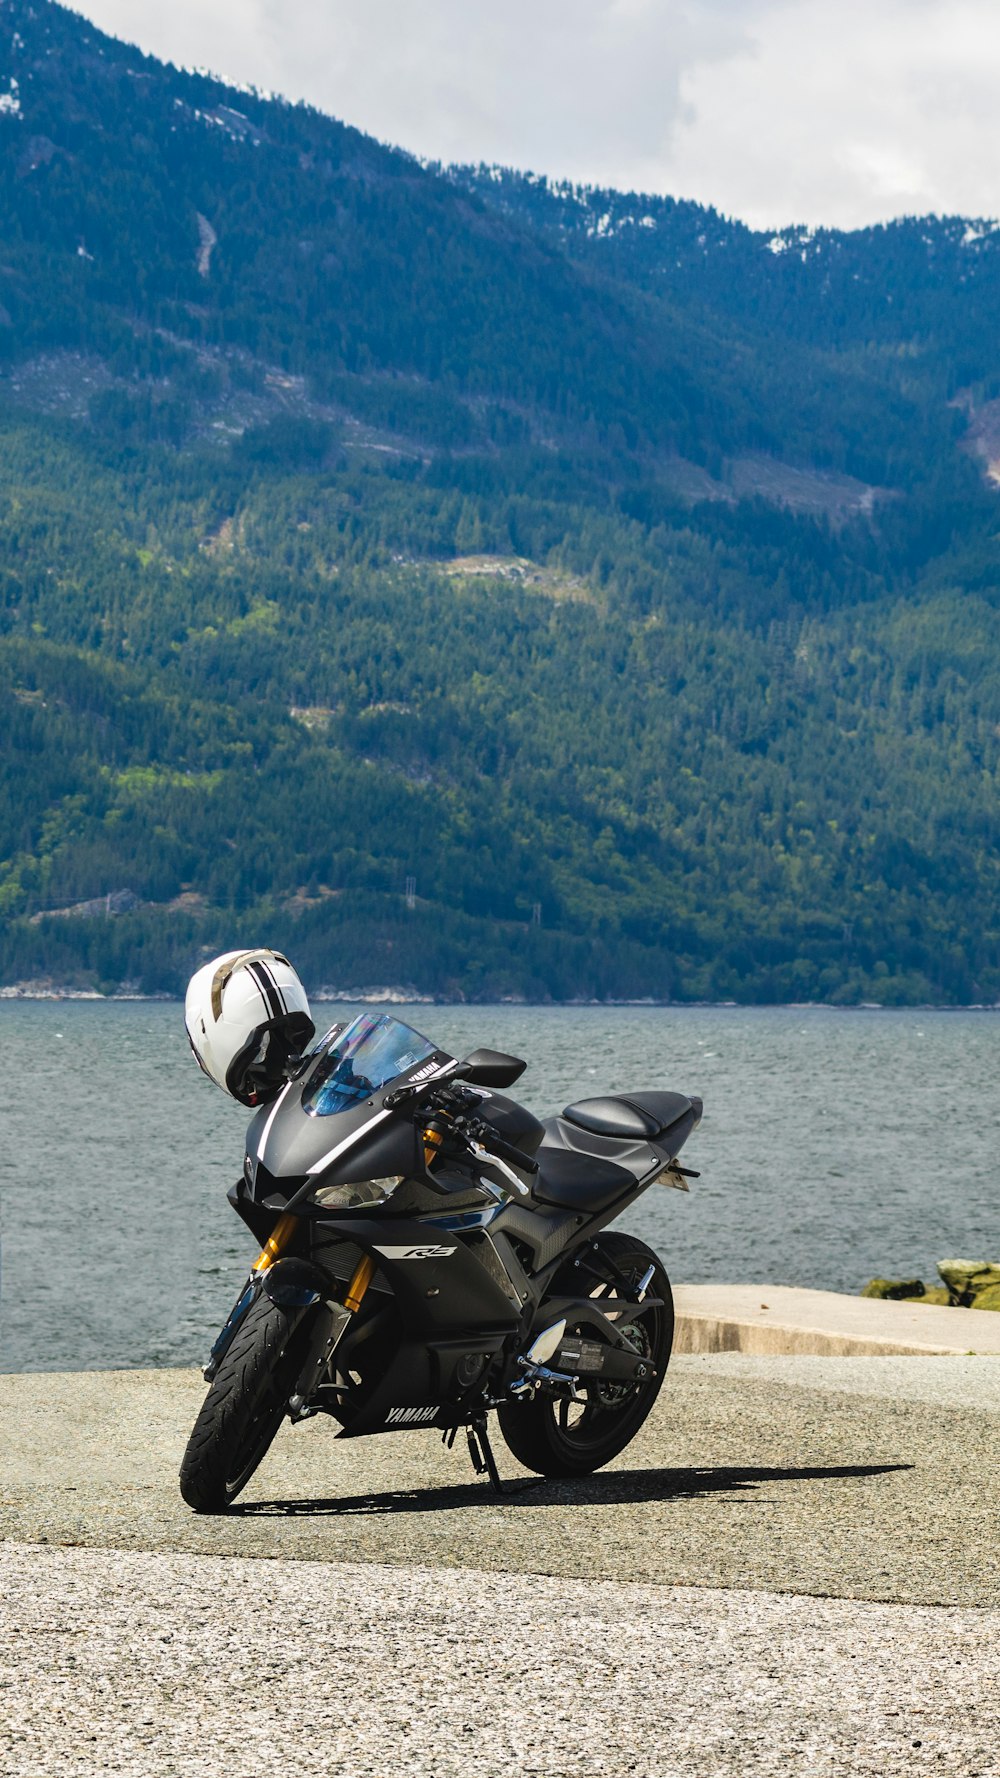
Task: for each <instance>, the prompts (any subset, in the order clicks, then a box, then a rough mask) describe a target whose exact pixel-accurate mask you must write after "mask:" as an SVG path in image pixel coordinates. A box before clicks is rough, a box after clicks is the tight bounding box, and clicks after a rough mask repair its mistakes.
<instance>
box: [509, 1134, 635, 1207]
mask: <svg viewBox="0 0 1000 1778" xmlns="http://www.w3.org/2000/svg"><path fill="white" fill-rule="evenodd" d="M535 1160H536V1161H537V1162H538V1172H537V1173H536V1175H535V1179H534V1182H533V1184H532V1187H531V1192H532V1196H533V1197H535V1198H537V1199H538V1202H539V1203H540V1204H555V1205H556V1206H557V1207H558V1208H559V1209H560V1210H582V1211H583V1212H584V1214H585V1215H587V1216H596V1215H597V1214H598V1212H599V1211H601V1210H607V1209H608V1207H609V1206H610V1205H611V1204H613V1203H614V1202H615V1199H616V1198H621V1197H624V1195H625V1193H626V1192H627V1191H630V1190H632V1189H633V1188H634V1186H635V1176H634V1174H632V1173H628V1172H626V1170H625V1168H624V1167H616V1166H615V1163H614V1161H605V1160H601V1159H600V1158H599V1157H598V1156H597V1155H592V1154H578V1153H577V1152H576V1150H575V1149H572V1148H546V1146H545V1144H544V1143H543V1144H542V1146H541V1148H538V1149H536V1150H535Z"/></svg>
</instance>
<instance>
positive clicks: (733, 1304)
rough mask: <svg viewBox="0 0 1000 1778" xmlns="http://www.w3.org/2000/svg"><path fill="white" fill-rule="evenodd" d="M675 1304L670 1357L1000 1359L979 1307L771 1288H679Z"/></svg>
mask: <svg viewBox="0 0 1000 1778" xmlns="http://www.w3.org/2000/svg"><path fill="white" fill-rule="evenodd" d="M674 1299H675V1303H676V1309H677V1326H676V1331H675V1335H674V1351H675V1352H689V1353H697V1352H756V1353H761V1354H765V1355H767V1354H770V1355H772V1356H780V1355H781V1354H783V1353H800V1354H812V1355H813V1356H816V1357H821V1358H864V1357H911V1356H912V1357H922V1358H927V1357H935V1356H946V1355H951V1356H955V1355H959V1356H960V1355H962V1354H964V1353H980V1354H988V1355H991V1356H996V1357H998V1358H1000V1314H990V1313H989V1312H988V1311H986V1310H981V1309H946V1308H941V1307H938V1306H935V1305H931V1304H928V1305H927V1306H926V1307H924V1306H923V1305H922V1304H920V1303H919V1302H903V1303H890V1302H882V1301H880V1300H879V1299H878V1298H873V1297H860V1296H840V1295H839V1294H838V1293H837V1292H836V1291H832V1290H792V1289H789V1288H788V1287H787V1286H785V1285H776V1284H681V1285H678V1286H677V1289H676V1290H675V1292H674Z"/></svg>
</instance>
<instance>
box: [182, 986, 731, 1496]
mask: <svg viewBox="0 0 1000 1778" xmlns="http://www.w3.org/2000/svg"><path fill="white" fill-rule="evenodd" d="M525 1066H526V1064H525V1063H524V1062H523V1061H521V1060H519V1059H518V1058H517V1057H514V1056H508V1055H504V1054H501V1053H499V1052H497V1051H494V1050H489V1049H477V1050H474V1051H473V1052H472V1054H471V1055H468V1056H466V1057H465V1058H464V1060H461V1061H460V1060H456V1059H455V1058H454V1057H452V1056H450V1055H448V1054H447V1053H446V1052H444V1051H443V1050H441V1049H439V1048H438V1047H437V1046H436V1045H435V1044H434V1043H432V1042H431V1041H430V1040H429V1039H427V1038H425V1037H422V1036H421V1035H420V1034H419V1033H418V1032H416V1031H413V1030H411V1029H410V1028H409V1027H408V1026H407V1025H405V1024H403V1023H401V1021H400V1020H398V1019H396V1018H395V1017H393V1016H391V1015H388V1014H381V1015H375V1014H370V1013H362V1014H361V1015H360V1016H359V1017H357V1018H355V1019H354V1020H353V1021H352V1022H351V1023H350V1024H347V1025H334V1026H333V1028H332V1029H331V1030H329V1031H328V1032H327V1033H326V1034H325V1036H323V1037H322V1038H321V1039H319V1041H318V1042H316V1043H314V1044H313V1046H312V1047H311V1048H310V1050H309V1051H308V1053H307V1054H306V1055H304V1056H302V1057H301V1058H295V1059H292V1060H290V1061H289V1062H288V1064H287V1066H286V1067H285V1068H284V1070H283V1075H284V1084H283V1085H282V1087H281V1090H280V1092H279V1093H278V1096H277V1097H276V1098H275V1099H274V1100H273V1102H272V1103H269V1104H266V1105H264V1106H262V1107H261V1108H260V1110H258V1111H257V1112H256V1114H255V1115H254V1117H253V1119H252V1121H251V1123H250V1126H249V1129H248V1131H247V1144H246V1155H245V1159H244V1164H243V1173H242V1176H241V1178H240V1179H239V1180H238V1181H237V1183H236V1184H235V1186H234V1187H233V1188H232V1190H231V1191H230V1192H229V1194H228V1195H229V1201H230V1203H231V1204H232V1206H233V1208H234V1210H236V1212H237V1213H238V1215H239V1216H241V1217H242V1219H243V1221H244V1222H245V1223H246V1224H247V1226H248V1228H249V1229H250V1231H251V1233H252V1234H253V1235H254V1237H255V1239H256V1240H257V1241H258V1242H259V1243H260V1247H261V1251H260V1254H259V1256H258V1258H257V1259H256V1261H255V1262H254V1265H253V1267H252V1269H251V1272H250V1276H249V1279H248V1281H247V1284H246V1286H245V1288H244V1289H243V1290H242V1292H241V1294H240V1296H239V1298H238V1300H237V1302H236V1303H235V1305H234V1307H233V1309H232V1311H231V1313H230V1315H229V1317H228V1319H227V1321H226V1323H225V1326H224V1327H223V1329H222V1331H221V1333H220V1334H219V1337H218V1339H217V1340H216V1342H215V1345H214V1347H213V1349H212V1352H211V1356H210V1359H209V1362H208V1365H207V1366H206V1369H205V1377H206V1380H207V1381H208V1382H209V1385H210V1387H209V1390H208V1394H207V1396H206V1398H205V1401H204V1404H203V1406H202V1408H201V1412H200V1413H199V1415H198V1418H197V1420H196V1422H195V1425H194V1429H193V1431H192V1433H191V1437H190V1440H189V1442H188V1446H187V1450H186V1453H185V1456H184V1460H183V1464H182V1467H181V1472H180V1487H181V1493H182V1495H183V1498H184V1500H185V1501H186V1502H187V1504H188V1505H189V1506H190V1507H192V1508H193V1509H194V1510H195V1511H196V1512H202V1513H216V1512H222V1511H225V1510H226V1508H228V1507H229V1506H230V1505H231V1503H232V1502H233V1501H234V1500H235V1499H236V1498H237V1496H238V1495H239V1494H240V1493H241V1491H242V1490H243V1488H245V1486H246V1484H247V1482H248V1481H249V1480H250V1478H251V1476H252V1475H253V1473H254V1471H255V1470H256V1469H257V1467H258V1465H259V1464H260V1462H261V1460H262V1459H263V1457H264V1455H265V1453H266V1452H267V1450H268V1449H269V1447H270V1445H271V1443H272V1441H273V1439H274V1438H275V1436H276V1434H277V1432H278V1429H279V1427H280V1425H281V1423H282V1421H283V1420H284V1418H285V1417H286V1416H287V1417H288V1418H289V1420H291V1421H292V1422H293V1423H298V1422H300V1421H303V1420H306V1419H308V1418H310V1417H312V1416H314V1415H316V1414H327V1415H329V1416H331V1417H332V1419H334V1420H335V1421H336V1422H337V1423H338V1425H339V1428H340V1431H339V1437H341V1438H360V1437H363V1436H366V1435H367V1434H369V1433H383V1432H397V1431H403V1430H412V1429H416V1428H433V1429H437V1430H439V1431H440V1432H441V1433H442V1435H443V1437H444V1439H445V1441H446V1442H447V1443H448V1444H449V1445H451V1444H453V1443H454V1440H455V1438H456V1436H457V1435H458V1433H459V1432H460V1431H462V1430H464V1432H465V1434H466V1437H467V1439H468V1445H469V1452H470V1455H471V1458H472V1461H473V1465H474V1467H475V1469H476V1471H477V1473H479V1474H487V1475H488V1476H489V1478H490V1480H491V1482H492V1484H493V1486H494V1487H495V1488H496V1489H497V1490H498V1491H502V1483H501V1480H500V1476H499V1472H498V1468H497V1463H496V1459H495V1456H494V1453H493V1448H492V1444H491V1441H490V1436H489V1430H488V1417H489V1415H490V1414H491V1413H493V1412H495V1413H496V1415H497V1419H498V1422H499V1427H500V1431H501V1434H502V1436H503V1439H504V1441H505V1442H506V1444H507V1446H508V1448H509V1449H510V1451H511V1452H512V1453H513V1455H514V1456H515V1457H516V1458H517V1459H518V1460H519V1462H521V1463H522V1464H523V1465H524V1466H525V1467H526V1468H528V1469H531V1470H534V1471H535V1472H536V1473H537V1474H540V1475H544V1476H582V1475H588V1474H590V1473H591V1472H592V1471H594V1470H596V1469H599V1468H600V1467H601V1466H602V1465H604V1464H606V1463H608V1462H610V1460H611V1459H612V1458H613V1457H615V1456H617V1455H618V1453H619V1452H620V1451H622V1450H623V1449H624V1448H625V1446H626V1445H627V1444H628V1443H629V1442H630V1440H631V1439H633V1438H634V1437H635V1434H636V1433H637V1431H638V1430H639V1428H640V1426H641V1425H642V1423H643V1421H644V1420H645V1419H646V1417H647V1415H648V1414H649V1412H650V1409H651V1408H652V1406H653V1403H654V1402H655V1400H656V1397H657V1395H658V1393H659V1390H660V1387H661V1385H662V1383H663V1379H664V1375H665V1372H666V1368H667V1362H668V1360H669V1357H670V1351H671V1346H672V1343H673V1328H674V1311H673V1300H672V1296H671V1290H670V1283H669V1280H668V1277H667V1273H666V1271H665V1269H664V1266H663V1263H662V1261H661V1260H660V1259H659V1258H658V1257H657V1255H656V1254H655V1253H654V1252H653V1251H652V1250H651V1249H650V1248H649V1247H647V1246H646V1245H645V1244H644V1243H643V1242H642V1241H639V1240H637V1239H636V1238H635V1237H634V1236H632V1235H628V1234H623V1233H619V1232H617V1231H609V1230H608V1229H607V1228H606V1225H607V1224H608V1223H609V1222H611V1221H612V1220H613V1219H614V1218H615V1217H617V1216H620V1215H621V1213H622V1211H623V1210H625V1209H626V1208H627V1206H628V1205H629V1204H631V1203H632V1202H634V1200H635V1199H636V1198H637V1197H638V1196H639V1195H640V1193H641V1192H643V1191H645V1190H646V1189H647V1187H648V1186H650V1185H653V1184H662V1185H666V1186H672V1187H677V1188H679V1189H680V1190H682V1191H687V1190H688V1189H689V1186H688V1181H689V1180H690V1179H692V1178H697V1177H698V1175H697V1174H696V1173H693V1172H692V1171H691V1170H690V1169H688V1168H685V1167H682V1166H681V1165H680V1163H679V1161H678V1158H677V1157H678V1155H679V1153H680V1151H681V1148H682V1147H683V1144H684V1143H685V1142H686V1140H687V1138H688V1136H689V1135H690V1134H691V1131H692V1130H694V1129H695V1128H696V1127H697V1125H698V1123H699V1122H700V1119H701V1112H702V1104H701V1100H700V1099H697V1098H694V1097H686V1096H685V1095H683V1094H681V1093H674V1092H637V1093H627V1094H623V1095H608V1096H604V1097H598V1098H593V1099H584V1100H581V1101H580V1102H579V1103H577V1104H574V1105H569V1106H567V1108H566V1110H565V1111H564V1112H563V1114H562V1116H561V1117H553V1118H549V1119H548V1120H547V1121H546V1122H544V1123H541V1122H539V1121H538V1119H537V1118H535V1117H534V1116H532V1114H531V1113H530V1112H529V1111H527V1110H525V1109H524V1107H523V1106H521V1105H519V1104H517V1103H516V1102H515V1101H514V1100H513V1099H511V1098H509V1097H508V1096H506V1094H505V1092H504V1091H503V1089H505V1088H508V1087H511V1086H513V1085H514V1083H515V1082H516V1081H517V1080H518V1079H519V1078H520V1076H521V1074H522V1073H523V1071H524V1069H525Z"/></svg>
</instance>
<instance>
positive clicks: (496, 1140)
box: [477, 1124, 538, 1177]
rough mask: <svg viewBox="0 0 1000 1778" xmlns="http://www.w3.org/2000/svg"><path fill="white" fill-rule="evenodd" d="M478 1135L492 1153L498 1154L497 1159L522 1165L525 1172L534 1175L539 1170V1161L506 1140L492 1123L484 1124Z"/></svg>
mask: <svg viewBox="0 0 1000 1778" xmlns="http://www.w3.org/2000/svg"><path fill="white" fill-rule="evenodd" d="M477 1135H478V1137H479V1140H480V1141H481V1142H483V1143H484V1144H485V1145H486V1146H487V1147H488V1149H489V1152H490V1154H495V1155H496V1157H497V1160H499V1161H509V1162H510V1164H511V1165H512V1166H514V1167H520V1168H521V1171H522V1172H523V1173H530V1174H531V1175H532V1177H534V1175H535V1174H536V1173H537V1172H538V1162H537V1161H533V1160H532V1159H531V1158H530V1156H529V1155H526V1154H522V1153H521V1150H520V1149H519V1148H515V1147H514V1144H513V1143H512V1142H505V1141H504V1140H503V1137H502V1136H498V1135H497V1133H496V1131H495V1130H494V1129H493V1127H492V1125H490V1124H486V1125H484V1126H483V1127H481V1128H480V1129H479V1130H478V1131H477Z"/></svg>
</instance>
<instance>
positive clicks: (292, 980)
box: [184, 951, 316, 1105]
mask: <svg viewBox="0 0 1000 1778" xmlns="http://www.w3.org/2000/svg"><path fill="white" fill-rule="evenodd" d="M184 1023H185V1025H186V1026H187V1034H188V1040H189V1042H190V1044H191V1048H192V1049H193V1050H194V1053H195V1058H196V1060H197V1062H198V1065H199V1067H200V1068H201V1069H202V1070H203V1071H204V1073H205V1074H207V1075H208V1078H209V1080H214V1082H215V1084H216V1086H219V1087H222V1089H223V1091H224V1092H226V1093H231V1094H232V1096H233V1098H234V1099H239V1100H240V1102H241V1104H243V1105H262V1104H264V1103H265V1102H266V1101H267V1100H268V1099H273V1098H274V1096H275V1094H276V1093H277V1092H278V1091H279V1090H280V1088H281V1086H282V1085H283V1084H284V1080H285V1068H286V1064H287V1062H288V1060H289V1058H290V1057H291V1056H298V1055H301V1053H302V1051H303V1050H304V1049H305V1047H306V1044H307V1043H308V1042H309V1041H310V1039H311V1038H312V1037H314V1036H315V1033H316V1027H315V1025H314V1024H313V1022H312V1019H311V1018H310V1016H309V1001H308V999H307V998H306V991H305V989H304V987H303V986H302V983H301V982H300V981H299V978H298V976H297V975H296V973H295V971H294V969H293V968H292V966H291V964H290V963H289V961H288V959H287V957H282V956H281V955H280V953H279V952H277V951H226V953H225V954H224V956H222V957H216V958H215V959H214V960H213V961H212V962H211V963H206V964H205V966H204V968H202V969H199V970H198V972H197V974H196V975H193V976H192V977H191V980H190V981H189V983H188V990H187V994H186V995H185V997H184Z"/></svg>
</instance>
